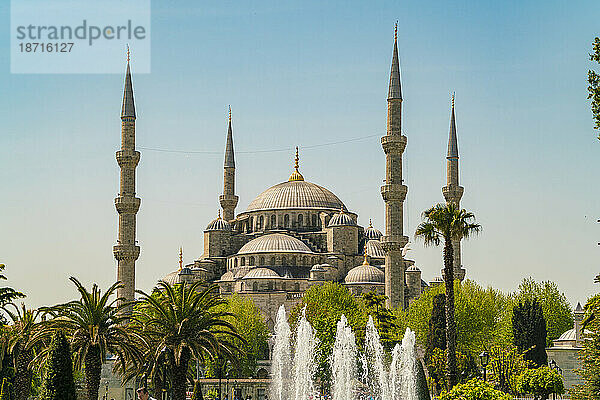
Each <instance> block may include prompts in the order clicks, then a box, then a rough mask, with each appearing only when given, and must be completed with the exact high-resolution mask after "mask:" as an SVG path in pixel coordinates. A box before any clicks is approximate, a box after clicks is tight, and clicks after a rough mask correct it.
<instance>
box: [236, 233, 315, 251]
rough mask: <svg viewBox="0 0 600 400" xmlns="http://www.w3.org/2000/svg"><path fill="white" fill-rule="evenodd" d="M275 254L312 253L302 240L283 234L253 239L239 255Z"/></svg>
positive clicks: (243, 247)
mask: <svg viewBox="0 0 600 400" xmlns="http://www.w3.org/2000/svg"><path fill="white" fill-rule="evenodd" d="M275 252H287V253H312V251H311V250H310V248H309V247H308V246H307V245H306V244H305V243H304V242H303V241H302V240H300V239H296V238H295V237H292V236H288V235H284V234H283V233H271V234H269V235H264V236H259V237H257V238H256V239H252V240H251V241H249V242H248V243H246V244H245V245H243V246H242V248H241V249H240V251H238V253H237V254H249V253H275Z"/></svg>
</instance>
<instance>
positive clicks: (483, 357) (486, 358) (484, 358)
mask: <svg viewBox="0 0 600 400" xmlns="http://www.w3.org/2000/svg"><path fill="white" fill-rule="evenodd" d="M479 362H480V363H481V367H482V368H483V381H484V382H485V381H486V372H487V371H486V370H487V366H488V364H489V363H490V355H489V354H488V352H487V351H484V352H482V353H481V354H480V355H479Z"/></svg>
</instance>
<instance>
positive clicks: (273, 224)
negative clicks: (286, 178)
mask: <svg viewBox="0 0 600 400" xmlns="http://www.w3.org/2000/svg"><path fill="white" fill-rule="evenodd" d="M276 228H277V216H276V215H275V214H273V215H271V229H276Z"/></svg>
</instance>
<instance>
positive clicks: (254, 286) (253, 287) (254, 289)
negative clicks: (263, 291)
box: [252, 282, 258, 292]
mask: <svg viewBox="0 0 600 400" xmlns="http://www.w3.org/2000/svg"><path fill="white" fill-rule="evenodd" d="M252 290H253V291H255V292H258V282H254V283H253V284H252Z"/></svg>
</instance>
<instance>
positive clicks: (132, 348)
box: [44, 277, 139, 400]
mask: <svg viewBox="0 0 600 400" xmlns="http://www.w3.org/2000/svg"><path fill="white" fill-rule="evenodd" d="M70 279H71V281H72V282H73V283H74V284H75V286H76V287H77V290H78V291H79V294H80V295H81V298H80V299H79V300H73V301H70V302H68V303H65V304H59V305H56V306H54V307H50V308H47V309H44V311H48V312H50V313H52V314H53V315H54V316H55V317H56V318H54V319H52V320H51V321H48V327H49V330H50V331H54V330H61V331H63V332H64V333H65V334H66V336H67V338H68V339H69V340H70V344H71V350H72V351H73V353H74V366H75V368H76V369H81V367H82V366H84V367H85V384H86V392H87V398H88V400H97V399H98V391H99V388H100V373H101V370H102V363H103V362H104V360H106V355H107V354H114V355H116V356H117V358H118V360H119V362H120V363H124V360H126V359H130V358H132V357H135V356H136V355H137V354H138V353H139V350H138V347H137V346H136V343H137V341H136V340H135V338H133V337H132V333H131V332H129V330H128V329H127V327H126V324H127V322H128V320H129V316H127V314H126V313H123V312H121V311H123V310H124V309H125V308H127V307H129V306H130V304H129V303H128V302H126V301H122V300H123V299H121V298H116V299H113V300H112V301H110V297H111V296H112V295H113V293H115V291H116V290H117V289H118V288H120V287H121V286H122V285H121V283H120V282H116V283H114V284H113V285H112V286H111V287H110V288H108V289H107V290H106V292H104V294H102V291H101V290H100V289H99V288H98V285H96V284H94V285H93V286H92V290H91V292H90V291H88V290H87V289H86V288H85V287H83V285H82V284H81V283H80V282H79V281H78V280H77V279H76V278H73V277H71V278H70ZM119 303H120V304H119Z"/></svg>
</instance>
